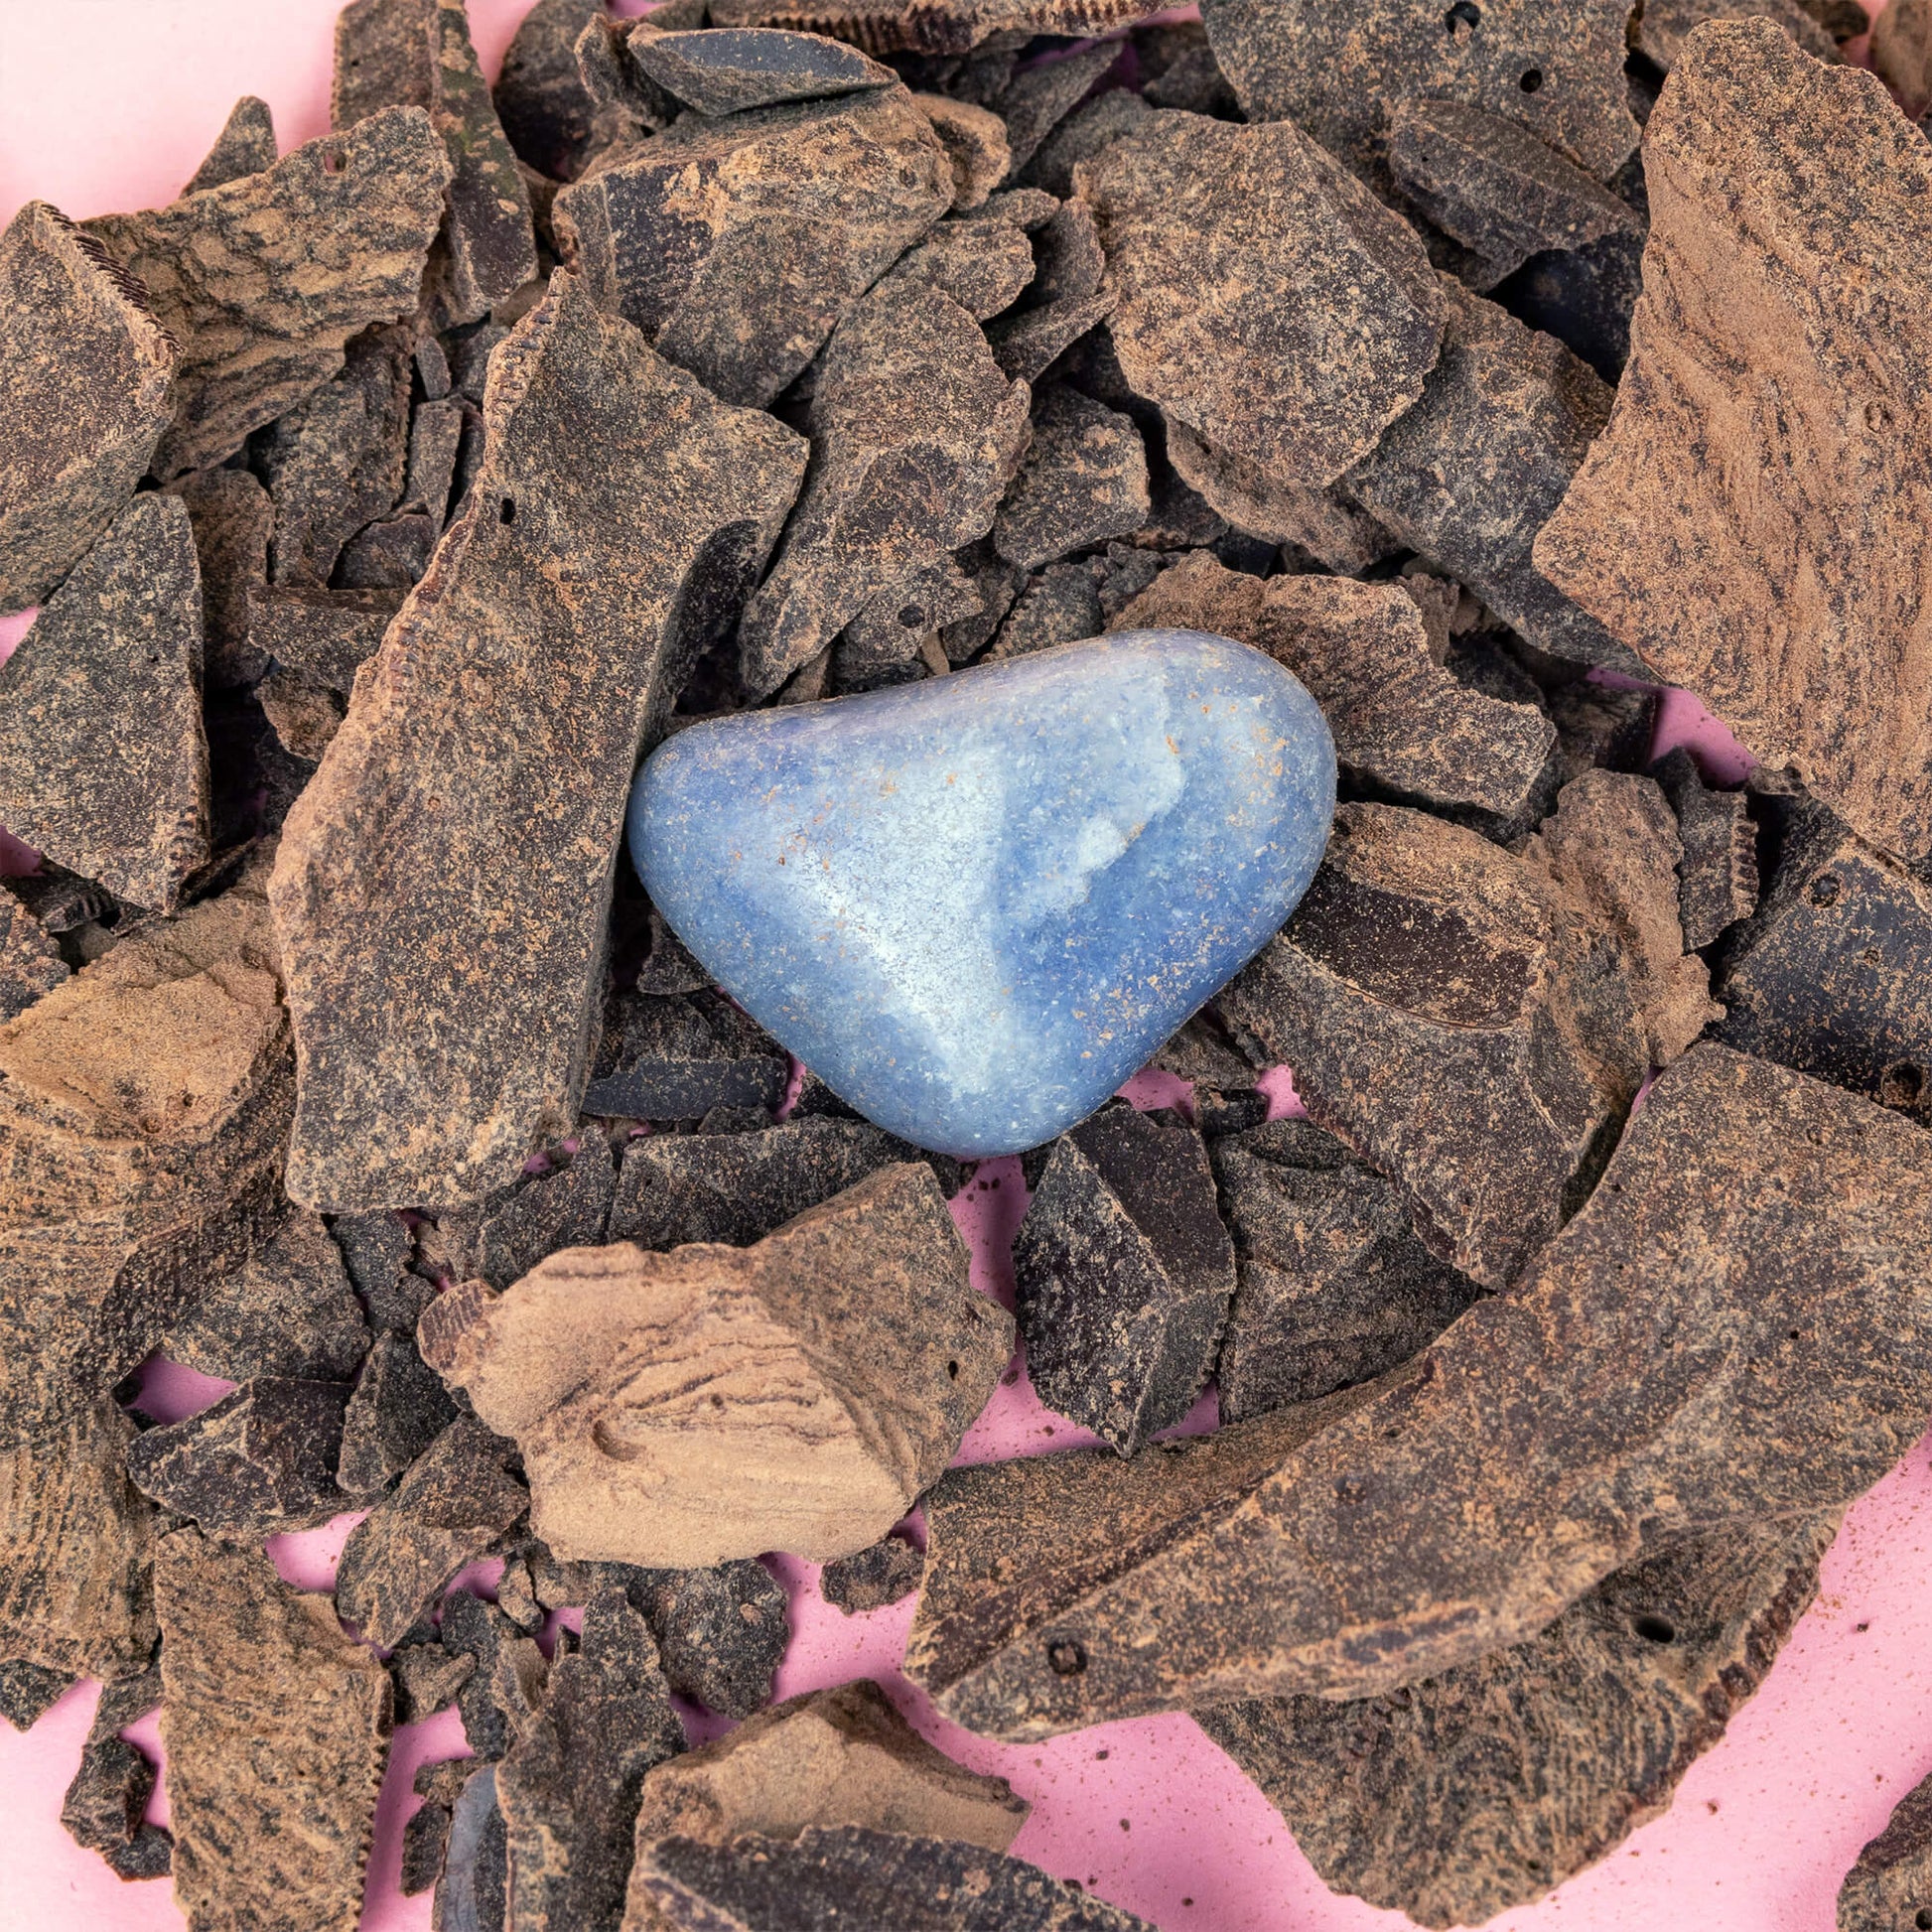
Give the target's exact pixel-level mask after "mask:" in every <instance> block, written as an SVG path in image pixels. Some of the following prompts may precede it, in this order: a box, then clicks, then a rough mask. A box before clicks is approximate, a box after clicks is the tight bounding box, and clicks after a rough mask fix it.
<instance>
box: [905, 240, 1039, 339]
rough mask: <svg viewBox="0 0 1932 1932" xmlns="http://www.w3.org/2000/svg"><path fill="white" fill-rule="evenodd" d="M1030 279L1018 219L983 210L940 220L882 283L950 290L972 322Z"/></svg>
mask: <svg viewBox="0 0 1932 1932" xmlns="http://www.w3.org/2000/svg"><path fill="white" fill-rule="evenodd" d="M1033 279H1034V251H1033V245H1032V243H1031V242H1029V240H1028V239H1027V232H1026V230H1025V229H1024V228H1022V227H1021V226H1020V225H1019V223H1018V222H1015V221H1010V220H1007V219H1005V218H1004V217H1003V216H1001V215H994V214H982V215H978V216H974V217H969V218H967V219H965V220H961V221H941V222H940V223H939V225H938V226H937V227H936V228H934V229H933V230H932V232H931V233H930V234H929V235H927V236H926V238H925V239H924V240H923V241H921V242H920V243H918V245H917V246H916V247H913V248H908V249H907V250H906V251H905V253H904V254H903V255H901V256H900V257H899V258H898V260H897V262H896V263H894V265H893V267H892V269H891V270H890V272H889V273H888V275H887V277H886V280H885V282H884V283H883V284H882V286H884V287H889V288H896V287H897V286H898V285H899V284H901V283H905V282H917V283H920V284H922V285H924V286H925V287H927V288H933V289H937V290H938V291H939V292H940V293H941V294H943V295H949V296H951V297H952V299H953V300H954V301H955V302H957V303H958V304H959V306H960V307H961V308H962V309H964V310H965V311H966V313H967V314H968V315H969V316H971V317H972V318H973V319H974V320H975V321H976V322H984V321H985V320H986V319H987V318H988V317H989V316H997V315H999V314H1000V313H1001V311H1002V310H1005V309H1010V308H1012V306H1013V305H1014V303H1015V302H1016V301H1018V300H1019V298H1020V294H1021V292H1022V290H1024V289H1025V288H1026V287H1027V285H1028V284H1029V283H1030V282H1031V281H1033Z"/></svg>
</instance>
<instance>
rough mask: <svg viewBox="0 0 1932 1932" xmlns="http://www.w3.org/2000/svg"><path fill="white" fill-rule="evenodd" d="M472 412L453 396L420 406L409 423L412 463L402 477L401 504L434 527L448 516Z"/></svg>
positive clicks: (421, 403) (418, 405) (410, 458)
mask: <svg viewBox="0 0 1932 1932" xmlns="http://www.w3.org/2000/svg"><path fill="white" fill-rule="evenodd" d="M468 422H469V412H468V411H467V410H466V409H465V408H464V406H463V404H462V403H461V402H459V401H458V400H457V399H456V398H455V397H453V396H446V397H444V398H443V400H442V401H441V402H420V403H418V404H417V405H416V411H415V414H414V415H412V416H411V417H410V419H409V461H408V465H407V468H406V469H405V471H404V475H403V485H402V501H403V502H404V503H406V504H409V505H411V506H412V507H414V508H416V509H420V510H421V511H423V512H424V513H425V514H426V515H427V516H428V517H429V519H430V521H431V522H433V523H439V524H440V523H441V522H443V521H444V519H445V518H446V517H447V516H448V514H449V509H450V491H451V489H452V488H453V487H454V485H455V483H456V466H457V457H458V455H459V453H460V452H461V450H462V448H463V432H464V429H465V428H466V427H467V425H468Z"/></svg>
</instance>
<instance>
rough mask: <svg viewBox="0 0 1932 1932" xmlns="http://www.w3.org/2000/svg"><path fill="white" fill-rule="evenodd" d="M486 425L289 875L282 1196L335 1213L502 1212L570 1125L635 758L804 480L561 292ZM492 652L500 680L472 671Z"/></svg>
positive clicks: (297, 837)
mask: <svg viewBox="0 0 1932 1932" xmlns="http://www.w3.org/2000/svg"><path fill="white" fill-rule="evenodd" d="M483 409H484V417H485V420H486V422H487V423H488V425H489V437H490V446H489V449H488V451H487V453H486V455H485V456H484V459H483V468H482V470H481V472H480V473H479V476H478V479H477V483H476V485H475V487H474V488H473V490H472V492H471V496H470V501H469V504H468V507H467V508H466V509H465V511H464V513H463V515H462V516H461V517H460V518H459V520H458V521H457V522H456V523H455V524H454V525H453V526H452V528H451V530H450V533H449V536H448V537H447V539H446V540H445V541H444V543H443V545H442V547H441V548H440V549H439V550H438V552H437V558H436V564H435V568H434V569H433V570H432V572H431V574H430V575H429V577H427V578H426V579H425V580H424V582H423V584H422V585H421V587H420V588H419V589H418V591H417V592H416V594H415V595H414V596H413V597H412V598H411V599H410V601H409V603H408V604H407V605H406V606H405V608H404V610H403V612H402V615H401V616H400V617H399V618H398V619H397V620H396V621H395V622H394V623H393V624H392V625H391V626H390V629H389V631H388V633H387V635H386V636H385V638H384V640H383V644H382V647H381V649H380V651H379V652H378V653H377V655H376V657H375V658H374V659H373V660H372V663H371V664H370V666H369V667H367V668H366V669H365V670H364V671H363V672H362V674H361V675H360V677H359V678H358V680H357V688H356V698H355V702H354V704H353V705H352V706H351V708H350V712H349V716H348V719H347V721H346V723H345V725H344V726H343V729H342V731H341V732H340V733H339V734H338V736H337V737H336V739H335V742H334V743H333V744H332V745H331V746H330V747H329V751H328V754H327V756H326V757H325V759H324V760H323V763H322V768H321V769H320V770H319V771H318V772H317V774H316V777H315V780H314V781H313V783H312V784H311V785H310V786H309V788H308V790H307V791H306V792H304V794H303V795H302V797H301V799H300V800H299V801H298V802H297V804H296V806H295V808H294V809H293V810H292V811H291V813H290V817H289V821H288V827H287V831H286V834H285V838H284V842H283V849H282V855H281V859H280V861H279V863H278V865H277V868H276V875H275V881H274V886H273V899H274V903H275V912H276V921H277V929H278V933H279V936H280V939H281V943H282V947H283V951H284V957H285V958H286V959H287V961H288V965H289V1004H290V1009H291V1012H292V1014H293V1016H294V1020H295V1028H296V1045H297V1053H298V1059H299V1065H300V1068H301V1096H302V1100H301V1108H300V1111H299V1113H298V1121H297V1128H296V1136H295V1143H294V1146H293V1148H292V1150H291V1154H290V1161H289V1176H288V1185H289V1189H290V1192H291V1194H292V1195H293V1196H295V1197H296V1198H298V1199H302V1200H305V1201H307V1202H309V1203H311V1204H314V1205H327V1206H330V1207H333V1208H338V1209H356V1208H366V1207H373V1206H380V1205H416V1204H422V1205H430V1206H435V1205H442V1204H446V1203H451V1202H457V1201H462V1200H466V1199H468V1200H476V1199H481V1198H483V1196H484V1195H486V1194H487V1193H488V1192H489V1191H490V1190H491V1189H492V1188H494V1187H497V1186H500V1185H502V1184H504V1183H505V1182H507V1181H508V1180H510V1179H512V1178H513V1177H514V1176H515V1175H516V1174H517V1173H518V1172H519V1171H520V1170H521V1168H522V1165H523V1161H524V1159H525V1157H526V1156H527V1155H529V1154H530V1153H531V1152H532V1151H533V1150H534V1149H535V1148H536V1147H537V1146H538V1145H540V1144H541V1143H542V1142H543V1141H544V1140H546V1139H549V1138H552V1137H554V1136H559V1135H562V1134H564V1133H567V1132H568V1131H569V1130H570V1129H571V1128H572V1127H573V1126H574V1125H575V1121H576V1108H577V1102H578V1100H579V1098H580V1096H581V1094H582V1092H583V1087H584V1081H585V1078H586V1075H587V1074H588V1072H589V1070H590V1068H589V1061H590V1046H591V1038H590V1035H591V1031H592V1026H593V1023H594V1019H595V1016H596V1013H597V1010H598V1002H599V999H600V996H601V993H602V981H603V973H602V961H601V958H600V953H601V950H602V934H603V930H604V925H605V911H606V908H607V906H608V904H609V902H610V893H611V879H612V872H613V867H614V865H615V862H616V856H617V846H618V841H619V835H620V832H621V825H622V817H623V808H624V801H625V797H626V795H627V793H628V790H629V786H630V779H631V773H632V770H633V768H634V766H635V763H636V759H637V754H638V752H639V750H640V749H641V748H642V747H643V746H644V745H645V744H646V742H647V739H648V736H649V734H650V732H651V731H652V730H653V729H654V728H655V721H658V720H661V719H662V718H663V717H665V716H667V715H668V713H669V710H670V704H671V700H672V697H673V696H674V694H675V692H676V690H677V688H678V686H679V684H680V682H681V680H682V677H683V674H684V671H685V669H686V668H687V667H688V664H689V663H690V661H691V657H692V655H693V654H694V652H695V650H696V649H697V647H698V646H699V645H700V644H701V643H702V642H703V640H704V638H705V636H706V635H707V634H708V632H709V631H710V630H711V629H712V628H713V627H715V626H716V625H717V624H718V623H719V622H720V621H726V620H728V619H729V616H730V613H731V612H732V610H733V609H735V607H736V603H737V600H738V598H739V596H740V595H741V594H742V589H743V586H744V585H745V583H746V582H747V581H748V579H749V578H750V577H751V575H752V574H753V573H754V572H755V571H756V570H757V568H758V564H759V560H760V558H761V557H762V556H763V555H764V553H765V551H766V549H767V548H768V546H769V545H770V543H771V542H772V540H773V539H774V537H775V536H776V534H777V530H778V526H779V524H780V523H781V521H782V519H783V516H784V512H785V509H786V507H787V505H788V504H789V502H790V499H791V495H792V492H793V491H794V490H795V488H796V487H797V483H798V478H799V475H800V472H801V470H802V468H803V456H804V448H803V444H802V442H801V441H800V439H798V438H797V437H795V436H794V435H792V433H791V432H790V431H788V430H786V429H784V428H783V427H782V426H780V425H779V424H777V423H774V422H772V421H770V420H769V419H768V418H765V417H761V416H754V415H751V414H749V413H747V412H742V411H738V410H732V409H728V408H726V407H725V406H724V405H722V404H720V403H718V402H716V401H715V400H714V399H712V398H711V397H709V396H707V395H706V394H705V393H704V392H703V391H702V390H701V389H700V388H699V387H698V386H697V384H696V383H695V382H693V381H692V380H691V378H690V377H689V376H686V375H684V374H682V373H681V372H680V371H677V370H675V369H672V368H670V367H669V366H668V365H666V364H665V363H664V362H662V361H661V360H660V359H659V358H658V357H657V356H656V355H654V354H653V353H652V352H651V351H650V350H649V349H648V348H647V347H645V345H643V343H642V342H641V341H639V340H638V338H637V336H636V334H635V332H634V331H632V330H631V329H630V328H629V327H628V326H627V325H626V324H624V323H621V322H619V321H616V320H614V319H608V318H604V317H600V316H599V315H598V314H597V312H596V311H595V309H594V308H593V307H592V306H591V304H590V301H589V298H588V297H587V296H586V295H585V293H584V291H583V289H582V288H581V286H580V285H579V284H577V283H576V282H575V281H574V280H573V279H572V278H570V277H568V276H560V277H558V278H556V279H555V280H554V281H553V283H552V287H551V292H550V294H549V295H548V296H547V297H546V298H545V300H544V302H543V303H542V304H541V305H540V306H539V307H538V308H536V309H535V310H533V311H531V313H530V314H529V315H527V316H525V317H524V318H523V320H522V321H521V322H520V323H518V324H517V327H516V330H515V332H514V334H513V335H512V336H511V337H510V339H509V340H508V341H507V342H506V343H505V344H503V345H501V346H500V348H499V349H498V351H497V352H496V353H495V354H494V355H493V356H492V357H491V360H490V375H489V383H488V389H487V391H486V395H485V400H484V405H483ZM480 653H481V654H483V655H485V656H486V657H487V660H488V662H489V663H490V664H491V666H492V674H491V676H490V677H489V678H488V679H487V680H485V681H475V680H471V679H469V678H467V677H461V676H459V675H458V673H459V670H460V667H462V666H464V665H470V664H474V663H476V662H479V661H481V660H480ZM484 774H491V775H490V776H489V777H488V780H487V782H484ZM512 847H514V849H515V850H516V851H517V852H518V854H519V863H518V864H517V865H516V866H515V867H512V868H508V869H505V868H504V866H503V865H502V863H501V859H502V854H503V853H504V852H505V851H506V850H509V849H510V848H512ZM459 939H460V941H461V943H460V944H459V943H457V942H458V940H459ZM426 1039H433V1040H434V1041H435V1053H434V1056H433V1068H434V1072H433V1076H432V1077H428V1078H425V1077H423V1075H422V1074H421V1073H420V1072H419V1070H418V1069H419V1061H418V1055H419V1054H420V1053H421V1052H423V1051H424V1050H425V1049H424V1041H425V1040H426ZM423 1064H430V1062H424V1063H423Z"/></svg>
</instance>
